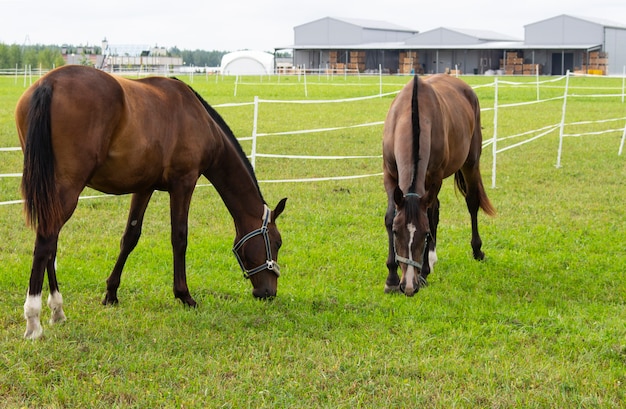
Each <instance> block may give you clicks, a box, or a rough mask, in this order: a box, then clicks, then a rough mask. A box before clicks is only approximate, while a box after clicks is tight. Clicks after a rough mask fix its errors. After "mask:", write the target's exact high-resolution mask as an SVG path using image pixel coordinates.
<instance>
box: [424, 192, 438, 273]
mask: <svg viewBox="0 0 626 409" xmlns="http://www.w3.org/2000/svg"><path fill="white" fill-rule="evenodd" d="M428 224H429V227H430V234H429V235H428V237H427V238H426V248H427V249H428V251H427V252H426V251H425V252H424V259H423V260H422V261H423V264H422V266H423V267H422V271H421V274H420V276H421V277H420V279H421V280H420V281H421V282H422V283H423V284H424V285H426V283H427V281H426V278H427V277H428V275H429V274H431V273H432V272H433V271H434V268H435V263H436V262H437V226H439V199H438V198H437V199H435V202H434V203H433V205H432V206H431V207H429V208H428Z"/></svg>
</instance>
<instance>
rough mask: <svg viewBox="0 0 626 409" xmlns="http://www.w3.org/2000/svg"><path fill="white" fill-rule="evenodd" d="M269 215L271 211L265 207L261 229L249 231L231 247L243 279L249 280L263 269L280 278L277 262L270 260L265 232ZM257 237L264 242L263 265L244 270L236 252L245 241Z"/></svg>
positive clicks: (270, 254) (268, 238) (268, 242)
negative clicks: (264, 258) (261, 237)
mask: <svg viewBox="0 0 626 409" xmlns="http://www.w3.org/2000/svg"><path fill="white" fill-rule="evenodd" d="M271 214H272V211H271V210H270V208H269V207H267V205H265V212H264V213H263V224H262V225H261V228H259V229H256V230H254V231H251V232H250V233H248V234H246V235H245V236H243V237H242V238H241V240H239V241H238V242H237V244H235V246H234V247H233V253H235V257H236V258H237V261H238V262H239V266H240V267H241V270H242V271H243V276H244V278H250V277H251V276H253V275H254V274H256V273H258V272H259V271H263V270H265V269H267V270H270V271H272V272H273V273H274V274H276V276H277V277H280V267H279V266H278V263H277V262H275V261H274V260H272V249H271V247H270V236H269V234H268V232H267V225H268V224H269V222H270V218H271ZM259 235H261V236H263V240H264V241H265V257H266V260H265V263H264V264H261V265H260V266H258V267H255V268H252V269H250V270H246V267H245V266H244V264H243V260H241V257H240V256H239V253H238V251H239V249H240V248H241V247H243V245H244V244H245V242H246V241H248V240H250V239H251V238H253V237H255V236H259Z"/></svg>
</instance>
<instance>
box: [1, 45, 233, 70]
mask: <svg viewBox="0 0 626 409" xmlns="http://www.w3.org/2000/svg"><path fill="white" fill-rule="evenodd" d="M85 50H88V52H90V53H93V54H102V48H100V47H97V46H96V47H74V46H56V45H24V46H21V45H17V44H12V45H7V44H3V43H0V69H13V68H16V67H18V68H22V67H24V66H27V65H30V66H31V67H33V68H39V67H41V68H42V69H52V68H54V67H59V66H61V65H64V64H65V60H64V59H63V55H64V54H71V53H79V54H80V53H85V52H86V51H85ZM229 52H230V51H218V50H213V51H205V50H193V51H192V50H180V49H179V48H178V47H172V48H170V49H168V50H167V56H168V57H182V59H183V61H184V62H185V65H187V66H191V65H194V66H196V67H205V66H206V67H219V66H220V64H221V62H222V57H223V56H224V54H227V53H229ZM84 61H85V63H86V64H87V63H88V59H87V58H85V60H84Z"/></svg>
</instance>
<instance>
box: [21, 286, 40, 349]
mask: <svg viewBox="0 0 626 409" xmlns="http://www.w3.org/2000/svg"><path fill="white" fill-rule="evenodd" d="M39 314H41V294H38V295H31V294H27V295H26V302H24V318H26V332H25V333H24V338H27V339H37V338H39V337H40V336H41V334H43V328H42V327H41V323H40V322H39Z"/></svg>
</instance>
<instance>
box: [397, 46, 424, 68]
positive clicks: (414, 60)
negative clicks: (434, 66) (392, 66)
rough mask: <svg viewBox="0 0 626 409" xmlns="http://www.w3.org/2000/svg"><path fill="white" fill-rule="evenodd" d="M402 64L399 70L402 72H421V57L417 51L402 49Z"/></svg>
mask: <svg viewBox="0 0 626 409" xmlns="http://www.w3.org/2000/svg"><path fill="white" fill-rule="evenodd" d="M399 63H400V66H399V67H398V71H400V72H399V73H400V74H410V73H412V72H413V73H415V74H421V72H420V70H421V67H420V64H419V58H418V56H417V51H402V52H400V61H399Z"/></svg>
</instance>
